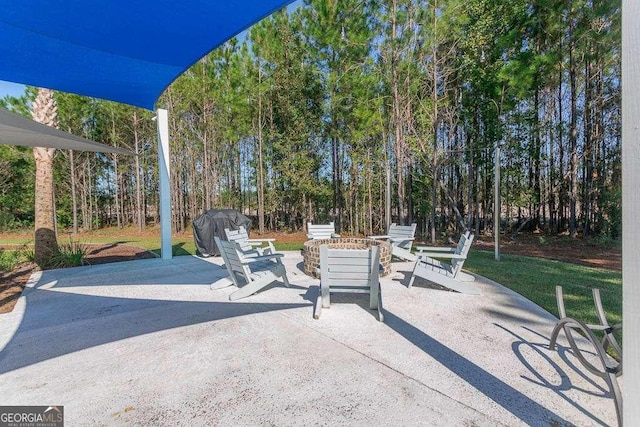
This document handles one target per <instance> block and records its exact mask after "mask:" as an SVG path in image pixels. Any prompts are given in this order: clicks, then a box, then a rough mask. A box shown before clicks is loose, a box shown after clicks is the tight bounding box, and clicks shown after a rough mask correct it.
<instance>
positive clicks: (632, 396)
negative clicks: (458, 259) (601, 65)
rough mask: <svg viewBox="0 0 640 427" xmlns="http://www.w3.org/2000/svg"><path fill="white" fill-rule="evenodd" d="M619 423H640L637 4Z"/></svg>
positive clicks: (639, 7)
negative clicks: (621, 421)
mask: <svg viewBox="0 0 640 427" xmlns="http://www.w3.org/2000/svg"><path fill="white" fill-rule="evenodd" d="M622 10H623V12H624V13H622V88H623V90H622V326H623V327H622V337H623V350H622V354H623V355H622V360H623V361H624V386H623V391H622V396H623V402H624V404H623V407H622V413H623V417H622V419H623V424H624V425H625V426H633V425H638V424H639V422H640V421H639V420H640V405H638V402H640V243H639V242H638V238H637V234H638V230H640V215H638V212H640V193H639V192H638V188H640V20H638V16H640V2H638V0H623V1H622Z"/></svg>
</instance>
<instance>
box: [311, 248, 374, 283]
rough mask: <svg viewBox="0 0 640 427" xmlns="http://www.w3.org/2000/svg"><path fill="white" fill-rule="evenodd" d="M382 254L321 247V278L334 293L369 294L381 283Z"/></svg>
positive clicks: (370, 250) (372, 249) (361, 250)
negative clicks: (373, 286)
mask: <svg viewBox="0 0 640 427" xmlns="http://www.w3.org/2000/svg"><path fill="white" fill-rule="evenodd" d="M379 263H380V252H379V248H378V247H377V246H372V247H371V248H369V249H329V247H328V246H327V245H322V246H320V277H321V280H322V282H323V285H325V284H326V285H329V287H330V288H331V290H332V291H334V290H335V291H347V292H369V291H370V289H371V286H372V285H373V284H374V283H378V282H379V275H380V271H379Z"/></svg>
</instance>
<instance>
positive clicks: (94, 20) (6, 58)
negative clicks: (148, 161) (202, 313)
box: [0, 0, 292, 110]
mask: <svg viewBox="0 0 640 427" xmlns="http://www.w3.org/2000/svg"><path fill="white" fill-rule="evenodd" d="M291 1H292V0H236V1H234V0H226V1H218V0H153V1H149V0H135V1H127V2H125V1H121V0H101V1H99V0H64V1H63V0H19V1H16V0H0V10H2V13H0V59H1V60H0V80H7V81H11V82H16V83H23V84H28V85H32V86H38V87H46V88H50V89H55V90H61V91H64V92H71V93H76V94H80V95H86V96H92V97H96V98H102V99H108V100H111V101H117V102H122V103H125V104H130V105H135V106H138V107H143V108H147V109H149V110H153V109H154V106H155V102H156V100H157V99H158V97H159V96H160V95H161V94H162V92H163V91H164V90H165V89H166V88H167V86H169V84H170V83H171V82H172V81H173V80H174V79H176V77H178V76H179V75H180V74H182V73H183V72H184V71H185V70H186V69H187V68H189V67H190V66H191V65H192V64H193V63H195V62H196V61H197V60H198V59H200V58H201V57H203V56H204V55H206V54H207V53H209V52H210V51H212V50H213V49H215V48H216V47H218V46H220V45H221V44H222V43H224V42H225V41H227V40H228V39H230V38H231V37H233V36H235V35H237V34H238V33H240V32H241V31H243V30H244V29H246V28H248V27H249V26H251V25H252V24H254V23H255V22H257V21H259V20H261V19H262V18H264V17H265V16H268V15H270V14H271V13H273V12H275V11H276V10H278V9H280V8H281V7H283V6H285V5H286V4H288V3H291Z"/></svg>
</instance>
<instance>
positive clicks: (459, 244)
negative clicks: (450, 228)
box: [455, 230, 471, 255]
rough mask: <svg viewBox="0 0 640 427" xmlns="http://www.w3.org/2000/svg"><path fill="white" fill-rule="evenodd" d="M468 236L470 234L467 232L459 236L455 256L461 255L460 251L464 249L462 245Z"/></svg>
mask: <svg viewBox="0 0 640 427" xmlns="http://www.w3.org/2000/svg"><path fill="white" fill-rule="evenodd" d="M469 236H471V232H470V231H468V230H467V231H465V232H464V233H462V234H461V235H460V240H458V246H456V252H455V253H456V254H458V255H460V254H461V253H462V249H464V244H465V243H466V241H467V239H468V238H469Z"/></svg>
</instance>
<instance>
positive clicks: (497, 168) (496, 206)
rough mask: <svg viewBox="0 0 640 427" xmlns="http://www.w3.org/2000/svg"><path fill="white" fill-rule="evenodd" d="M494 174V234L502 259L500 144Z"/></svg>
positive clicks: (497, 253) (496, 246) (496, 249)
mask: <svg viewBox="0 0 640 427" xmlns="http://www.w3.org/2000/svg"><path fill="white" fill-rule="evenodd" d="M494 168H495V175H494V183H493V187H494V188H493V190H494V199H495V200H494V208H493V211H494V213H493V218H494V222H493V235H494V239H495V258H496V261H500V146H497V147H496V155H495V165H494Z"/></svg>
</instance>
